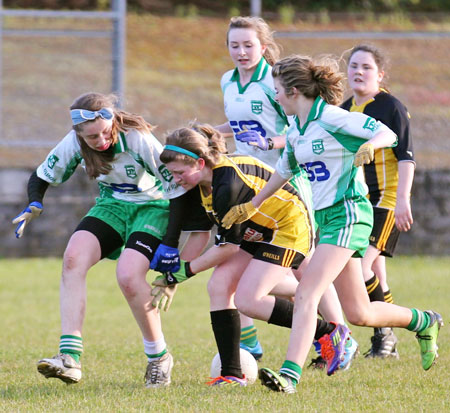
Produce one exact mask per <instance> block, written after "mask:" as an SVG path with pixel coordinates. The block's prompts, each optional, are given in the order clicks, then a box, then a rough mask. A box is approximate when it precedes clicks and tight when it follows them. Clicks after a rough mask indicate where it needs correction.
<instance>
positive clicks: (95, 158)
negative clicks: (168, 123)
mask: <svg viewBox="0 0 450 413" xmlns="http://www.w3.org/2000/svg"><path fill="white" fill-rule="evenodd" d="M118 100H119V98H118V97H117V96H116V95H114V94H109V95H103V94H101V93H95V92H89V93H85V94H83V95H81V96H79V97H77V98H76V99H75V100H74V102H73V103H72V105H71V106H70V110H72V109H87V110H92V111H96V110H100V109H102V108H110V109H112V110H113V112H114V118H113V123H112V131H111V137H112V145H111V147H110V148H109V149H108V150H106V151H103V152H99V151H95V150H93V149H91V148H90V147H89V146H88V145H87V143H86V142H85V141H84V139H83V138H82V137H81V136H80V135H79V132H81V131H82V130H83V127H84V125H85V124H86V123H88V122H94V121H95V119H94V120H92V121H87V122H83V123H80V124H78V125H74V126H73V130H74V131H75V133H76V134H77V138H78V142H79V143H80V147H81V156H82V157H83V159H84V162H85V163H86V172H87V174H88V176H89V177H90V178H96V177H98V176H99V175H101V174H103V175H107V174H108V173H109V172H110V171H111V169H112V167H111V162H112V161H113V159H114V151H113V149H112V147H113V146H114V145H115V144H116V143H117V141H118V135H119V132H126V131H128V130H129V129H137V130H140V131H142V132H144V133H150V131H151V130H152V129H153V127H152V126H151V125H150V124H149V123H148V122H147V121H145V119H144V118H143V117H142V116H139V115H135V114H133V113H129V112H125V111H123V110H120V109H118V108H117V102H118Z"/></svg>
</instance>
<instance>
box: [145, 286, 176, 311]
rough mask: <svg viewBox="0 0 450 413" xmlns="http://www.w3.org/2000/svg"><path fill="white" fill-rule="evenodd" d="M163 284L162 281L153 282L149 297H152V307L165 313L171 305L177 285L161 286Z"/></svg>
mask: <svg viewBox="0 0 450 413" xmlns="http://www.w3.org/2000/svg"><path fill="white" fill-rule="evenodd" d="M163 283H164V282H163V281H162V280H155V281H153V283H152V291H151V293H150V295H151V296H152V297H153V300H152V306H153V307H156V308H158V309H160V310H164V311H167V310H168V309H169V308H170V305H171V304H172V300H173V296H174V295H175V292H176V291H177V285H176V284H173V285H162V284H163Z"/></svg>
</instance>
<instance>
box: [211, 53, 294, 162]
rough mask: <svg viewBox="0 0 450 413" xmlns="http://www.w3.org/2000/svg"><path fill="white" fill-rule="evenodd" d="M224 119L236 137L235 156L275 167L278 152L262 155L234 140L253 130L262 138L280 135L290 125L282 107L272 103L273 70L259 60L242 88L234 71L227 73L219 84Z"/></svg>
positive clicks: (257, 149) (254, 148)
mask: <svg viewBox="0 0 450 413" xmlns="http://www.w3.org/2000/svg"><path fill="white" fill-rule="evenodd" d="M220 86H221V87H222V92H223V100H224V106H225V116H226V117H227V119H228V123H229V125H230V127H231V129H232V130H233V132H234V134H235V143H236V153H240V154H243V155H250V156H254V157H255V158H258V159H259V160H261V161H263V162H265V163H267V164H268V165H270V166H272V167H275V165H276V163H277V161H278V158H279V157H280V155H281V152H282V150H281V149H272V150H270V151H263V150H261V149H259V148H257V147H255V146H251V145H248V144H247V143H245V142H239V141H238V140H236V133H238V132H240V131H242V130H246V129H247V130H250V129H253V130H255V131H257V132H258V133H259V134H261V135H262V136H263V137H267V138H272V137H274V136H278V135H283V134H284V133H285V132H286V129H287V126H288V125H289V122H288V119H287V117H286V115H285V113H284V111H283V109H282V107H281V106H280V105H279V104H278V103H277V102H276V101H275V90H274V85H273V79H272V67H271V66H270V65H269V64H268V63H267V61H266V59H264V58H262V59H261V61H260V62H259V64H258V66H257V67H256V69H255V72H254V73H253V76H252V78H251V80H250V82H249V83H247V84H246V85H245V86H244V87H242V86H241V83H240V78H239V71H238V70H237V69H234V70H230V71H228V72H226V73H225V74H224V75H223V76H222V79H221V81H220Z"/></svg>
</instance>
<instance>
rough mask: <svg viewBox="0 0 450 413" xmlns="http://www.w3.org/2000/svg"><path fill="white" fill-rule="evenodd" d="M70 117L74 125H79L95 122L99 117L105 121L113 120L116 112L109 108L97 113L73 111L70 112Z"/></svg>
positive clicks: (81, 110) (80, 110)
mask: <svg viewBox="0 0 450 413" xmlns="http://www.w3.org/2000/svg"><path fill="white" fill-rule="evenodd" d="M70 116H71V118H72V125H79V124H80V123H84V122H87V121H89V120H94V119H97V118H98V117H100V118H102V119H105V120H111V119H112V118H113V117H114V112H113V111H112V110H111V109H109V108H103V109H100V110H96V111H92V110H87V109H72V110H71V111H70Z"/></svg>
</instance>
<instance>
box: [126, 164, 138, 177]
mask: <svg viewBox="0 0 450 413" xmlns="http://www.w3.org/2000/svg"><path fill="white" fill-rule="evenodd" d="M124 167H125V171H126V173H127V176H128V178H131V179H134V178H136V177H137V173H136V169H135V168H134V165H125V166H124Z"/></svg>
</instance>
